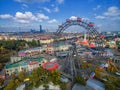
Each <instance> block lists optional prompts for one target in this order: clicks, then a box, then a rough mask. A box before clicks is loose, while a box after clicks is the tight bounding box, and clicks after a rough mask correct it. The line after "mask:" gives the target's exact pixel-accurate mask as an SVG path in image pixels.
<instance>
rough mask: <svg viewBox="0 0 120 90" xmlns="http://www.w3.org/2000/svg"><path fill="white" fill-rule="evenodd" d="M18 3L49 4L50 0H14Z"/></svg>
mask: <svg viewBox="0 0 120 90" xmlns="http://www.w3.org/2000/svg"><path fill="white" fill-rule="evenodd" d="M14 1H16V2H19V3H22V2H24V3H42V2H49V1H50V0H14Z"/></svg>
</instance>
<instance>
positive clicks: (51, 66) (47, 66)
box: [42, 62, 58, 71]
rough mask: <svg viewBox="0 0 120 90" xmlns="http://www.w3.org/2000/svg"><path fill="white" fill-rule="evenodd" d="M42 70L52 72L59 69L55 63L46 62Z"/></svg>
mask: <svg viewBox="0 0 120 90" xmlns="http://www.w3.org/2000/svg"><path fill="white" fill-rule="evenodd" d="M42 68H44V69H46V70H49V71H52V70H56V69H58V64H57V63H55V62H46V63H44V64H43V65H42Z"/></svg>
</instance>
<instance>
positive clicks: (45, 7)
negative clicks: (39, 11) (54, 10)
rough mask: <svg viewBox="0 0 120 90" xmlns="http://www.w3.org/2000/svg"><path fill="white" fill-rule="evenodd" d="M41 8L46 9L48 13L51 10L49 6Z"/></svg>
mask: <svg viewBox="0 0 120 90" xmlns="http://www.w3.org/2000/svg"><path fill="white" fill-rule="evenodd" d="M43 9H44V10H45V11H47V12H48V13H51V10H50V9H49V8H47V7H44V8H43Z"/></svg>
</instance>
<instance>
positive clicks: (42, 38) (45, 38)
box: [40, 36, 48, 40]
mask: <svg viewBox="0 0 120 90" xmlns="http://www.w3.org/2000/svg"><path fill="white" fill-rule="evenodd" d="M40 39H41V40H47V39H48V37H47V36H40Z"/></svg>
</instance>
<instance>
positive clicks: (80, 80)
mask: <svg viewBox="0 0 120 90" xmlns="http://www.w3.org/2000/svg"><path fill="white" fill-rule="evenodd" d="M75 81H76V83H79V84H82V85H86V81H85V79H84V78H83V77H81V76H76V77H75Z"/></svg>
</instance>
